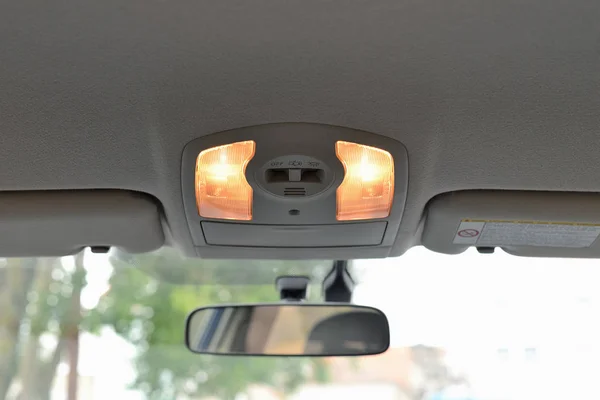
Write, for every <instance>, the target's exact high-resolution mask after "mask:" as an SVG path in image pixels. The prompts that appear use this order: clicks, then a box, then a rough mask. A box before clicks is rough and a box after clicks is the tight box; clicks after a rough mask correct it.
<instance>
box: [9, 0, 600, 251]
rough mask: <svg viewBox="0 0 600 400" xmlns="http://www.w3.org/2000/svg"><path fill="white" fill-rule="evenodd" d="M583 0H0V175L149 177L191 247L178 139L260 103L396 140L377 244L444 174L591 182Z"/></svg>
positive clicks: (598, 170)
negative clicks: (403, 186)
mask: <svg viewBox="0 0 600 400" xmlns="http://www.w3.org/2000/svg"><path fill="white" fill-rule="evenodd" d="M598 21H600V2H598V1H595V0H576V1H567V0H558V1H557V0H553V1H551V2H548V1H543V0H509V1H494V2H480V1H473V0H463V1H452V2H449V1H445V0H431V1H415V0H410V1H397V0H380V1H374V2H373V1H371V2H369V1H351V0H332V1H326V0H319V1H311V0H301V1H300V0H298V1H296V0H294V1H283V2H282V1H275V0H273V1H266V0H253V1H246V0H239V1H232V0H222V1H204V0H203V1H200V0H194V1H191V0H181V1H162V0H121V1H116V0H102V1H92V2H81V1H75V0H58V1H51V2H47V1H42V0H31V1H10V2H4V3H3V4H2V5H0V54H1V62H0V110H1V114H0V134H1V135H2V136H1V137H2V142H1V146H0V159H1V160H2V161H3V166H2V168H0V190H38V189H75V188H77V189H84V188H119V189H131V190H137V191H142V192H146V193H150V194H152V195H153V196H155V197H156V198H158V199H159V200H160V201H161V202H162V204H163V206H164V209H165V212H166V217H167V220H168V225H169V227H170V229H171V232H170V233H169V236H172V238H173V240H174V241H175V242H176V243H177V245H178V247H180V248H184V249H185V250H186V252H187V253H188V254H193V249H192V248H191V240H190V237H189V233H188V231H187V225H186V221H185V216H184V213H183V208H182V199H181V194H180V193H181V192H180V179H179V178H180V161H181V151H182V149H183V146H184V145H185V144H186V143H187V142H189V141H190V140H192V139H194V138H196V137H198V136H201V135H206V134H210V133H213V132H218V131H222V130H227V129H232V128H236V127H242V126H247V125H256V124H264V123H271V122H318V123H326V124H332V125H341V126H347V127H352V128H355V129H360V130H365V131H370V132H373V133H378V134H384V135H388V136H391V137H394V138H396V139H397V140H399V141H401V142H402V143H403V144H404V145H405V146H406V147H407V149H408V152H409V159H410V184H409V194H408V199H407V204H406V211H405V213H404V219H403V222H402V225H401V228H400V230H401V233H400V235H399V236H398V239H397V243H396V246H395V248H394V253H395V254H399V253H402V252H403V251H404V250H405V249H406V248H408V247H410V246H411V245H413V244H415V243H416V242H417V241H418V239H417V237H416V236H415V232H416V231H417V229H418V225H419V221H420V219H421V217H422V212H423V209H424V207H425V204H426V203H427V201H428V200H429V199H431V198H432V197H433V196H435V195H436V194H438V193H442V192H448V191H453V190H460V189H483V188H497V189H535V190H561V191H600V180H599V179H598V177H599V176H600V163H599V162H597V157H598V154H600V140H599V136H598V129H599V127H600V112H599V110H600V39H599V38H600V24H599V23H598Z"/></svg>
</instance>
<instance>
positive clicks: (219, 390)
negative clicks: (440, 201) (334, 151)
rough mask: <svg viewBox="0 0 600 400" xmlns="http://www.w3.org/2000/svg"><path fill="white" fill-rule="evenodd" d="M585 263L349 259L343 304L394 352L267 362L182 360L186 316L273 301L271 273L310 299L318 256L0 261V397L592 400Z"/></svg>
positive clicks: (590, 285) (591, 277)
mask: <svg viewBox="0 0 600 400" xmlns="http://www.w3.org/2000/svg"><path fill="white" fill-rule="evenodd" d="M596 264H597V262H596V261H593V260H565V259H533V258H517V257H513V256H510V255H507V254H505V253H503V252H501V251H497V252H496V253H495V254H493V255H480V254H478V253H477V252H475V251H469V252H466V253H464V254H461V255H459V256H447V255H440V254H436V253H432V252H429V251H427V250H425V249H423V248H415V249H412V250H411V251H409V252H408V253H406V254H405V255H404V256H402V257H399V258H390V259H381V260H359V261H354V262H352V265H351V269H352V273H353V277H354V279H355V281H356V282H357V285H356V288H355V291H354V295H353V302H354V303H357V304H362V305H369V306H374V307H378V308H380V309H381V310H383V311H384V312H385V313H386V314H387V316H388V319H389V322H390V327H391V348H390V349H389V350H388V351H387V352H386V353H384V354H381V355H377V356H368V357H356V358H304V357H296V358H285V357H273V358H271V357H230V356H227V357H218V356H207V355H197V354H192V353H190V352H189V351H188V350H187V349H186V348H185V346H184V344H183V343H184V340H183V337H184V322H185V318H186V316H187V315H188V313H189V312H190V311H192V310H193V309H195V308H197V307H200V306H203V305H208V304H219V303H232V302H262V301H277V300H278V293H277V291H276V290H275V286H274V280H275V278H276V277H277V276H280V275H284V274H303V275H308V276H310V277H311V278H312V280H313V282H314V284H313V285H312V287H311V290H310V292H309V298H310V299H311V300H312V301H316V302H320V301H322V296H321V290H320V286H319V283H320V282H321V281H322V279H323V277H324V276H325V275H326V273H327V272H328V271H329V270H330V268H331V266H332V262H331V261H245V260H235V261H233V260H219V261H210V260H199V259H185V258H182V257H181V256H179V255H178V254H177V253H176V252H175V251H173V250H170V249H162V250H160V251H158V252H155V253H152V254H145V255H127V254H123V253H118V252H112V253H110V254H108V255H100V254H92V253H89V252H85V253H81V254H78V255H76V256H73V257H63V258H56V259H51V258H26V259H2V260H0V286H1V290H0V399H15V400H28V399H51V400H54V399H61V400H62V399H68V400H76V399H86V400H87V399H91V400H94V399H107V398H110V397H111V396H113V398H118V399H120V400H121V399H122V400H126V399H132V400H133V399H136V400H137V399H181V400H184V399H202V400H208V399H211V400H215V399H236V400H253V399H260V400H270V399H293V400H303V399H315V398H325V397H328V398H336V396H339V397H341V396H348V398H364V397H366V396H370V397H372V398H373V399H382V400H387V399H390V400H391V399H414V400H463V399H464V400H467V399H469V400H471V399H473V400H474V399H481V400H484V399H489V400H513V399H533V398H544V399H565V398H599V397H600V389H598V387H597V386H598V385H595V384H594V383H593V382H595V380H594V378H593V377H592V374H591V372H592V371H594V370H595V369H594V368H593V366H594V365H595V363H596V362H597V360H599V359H600V357H599V355H600V354H596V352H598V351H599V350H600V348H599V346H598V345H597V344H596V343H597V338H598V337H600V335H599V334H600V325H599V324H598V323H597V322H596V319H595V316H596V315H598V311H599V306H600V296H599V295H598V290H597V288H596V286H597V282H598V278H599V272H597V271H598V267H597V265H596ZM115 396H116V397H115ZM332 396H333V397H332Z"/></svg>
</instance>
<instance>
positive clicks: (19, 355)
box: [0, 256, 85, 400]
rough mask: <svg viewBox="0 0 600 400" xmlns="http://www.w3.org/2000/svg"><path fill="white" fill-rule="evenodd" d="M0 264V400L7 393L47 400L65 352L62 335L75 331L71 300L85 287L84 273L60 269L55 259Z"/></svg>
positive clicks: (77, 315) (76, 320)
mask: <svg viewBox="0 0 600 400" xmlns="http://www.w3.org/2000/svg"><path fill="white" fill-rule="evenodd" d="M81 257H82V256H79V258H81ZM2 262H3V265H2V267H1V268H0V310H2V312H1V313H0V399H7V398H9V395H10V392H9V391H10V390H13V391H16V393H13V396H12V398H17V399H22V400H38V399H39V400H48V399H50V394H51V387H52V383H53V380H54V377H55V375H56V370H57V367H58V365H59V363H60V361H61V359H62V356H63V353H64V351H65V348H66V341H65V333H66V332H69V331H72V330H73V329H76V328H74V327H76V326H77V324H79V321H80V318H81V314H80V313H79V311H78V310H73V304H74V303H73V300H72V298H73V293H79V292H80V291H81V289H82V288H83V287H84V286H85V270H84V269H83V265H82V263H79V267H77V266H76V265H75V266H74V267H73V268H65V265H64V264H63V263H62V262H61V259H56V258H39V259H35V258H27V259H17V258H14V259H6V260H2ZM77 296H78V294H77V295H75V297H77ZM75 311H76V312H75ZM42 338H45V339H47V340H46V341H45V343H46V344H45V346H42V340H41V339H42Z"/></svg>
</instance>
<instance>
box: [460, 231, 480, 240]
mask: <svg viewBox="0 0 600 400" xmlns="http://www.w3.org/2000/svg"><path fill="white" fill-rule="evenodd" d="M458 236H460V237H462V238H474V237H477V236H479V231H478V230H477V229H463V230H461V231H458Z"/></svg>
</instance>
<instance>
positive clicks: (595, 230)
mask: <svg viewBox="0 0 600 400" xmlns="http://www.w3.org/2000/svg"><path fill="white" fill-rule="evenodd" d="M599 235H600V224H585V223H571V222H543V221H518V220H517V221H508V220H506V221H505V220H478V219H463V220H462V221H461V223H460V226H459V227H458V229H457V230H456V234H455V235H454V242H453V243H454V244H466V245H477V246H542V247H572V248H582V247H590V246H591V245H592V244H593V243H594V241H596V239H597V238H598V236H599Z"/></svg>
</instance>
